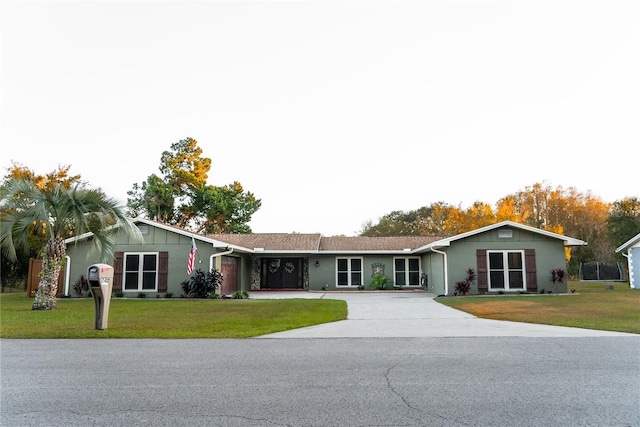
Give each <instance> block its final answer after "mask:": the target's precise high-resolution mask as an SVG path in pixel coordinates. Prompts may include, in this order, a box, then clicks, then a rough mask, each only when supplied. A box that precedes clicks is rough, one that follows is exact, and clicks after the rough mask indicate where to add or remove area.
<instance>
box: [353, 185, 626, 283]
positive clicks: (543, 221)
mask: <svg viewBox="0 0 640 427" xmlns="http://www.w3.org/2000/svg"><path fill="white" fill-rule="evenodd" d="M635 202H637V199H635V201H634V199H632V200H631V201H629V200H626V201H625V202H624V203H621V204H620V205H619V206H618V208H617V210H616V212H619V213H621V212H628V211H631V212H633V209H632V208H630V207H629V206H635V204H634V203H635ZM610 207H611V205H610V204H609V203H605V202H603V201H602V200H601V199H600V198H598V197H595V196H593V195H591V194H590V193H581V192H579V191H578V190H577V189H575V188H573V187H569V188H567V189H564V188H562V187H561V186H558V187H555V188H553V187H551V185H549V184H548V183H535V184H533V185H531V186H527V187H525V189H524V190H520V191H518V192H516V193H514V194H509V195H506V196H505V197H503V198H501V199H500V200H498V202H497V203H496V209H495V212H494V211H493V210H492V208H491V206H490V205H488V204H486V203H483V202H480V201H477V202H475V203H474V204H473V205H472V206H471V207H469V208H467V209H464V210H463V209H461V208H460V207H456V206H452V205H449V204H447V203H445V202H437V203H433V204H431V205H429V206H425V207H423V208H420V209H418V210H416V211H410V212H403V211H394V212H392V213H391V214H389V215H385V216H384V217H382V218H381V219H380V221H379V223H378V224H372V223H369V224H367V225H366V228H365V229H364V230H363V235H394V234H396V235H397V234H400V233H399V232H402V233H405V232H407V230H411V234H421V235H431V236H451V235H455V234H458V233H463V232H466V231H470V230H474V229H477V228H480V227H483V226H486V225H490V224H494V223H496V222H500V221H505V220H509V221H513V222H518V223H520V224H525V225H530V226H533V227H536V228H540V229H543V230H547V231H552V232H554V233H558V234H564V235H567V236H571V237H575V238H578V239H581V240H584V241H586V242H588V246H582V247H575V248H573V249H572V251H569V250H568V251H567V259H571V261H572V267H570V272H571V273H575V272H576V271H577V265H578V264H579V263H580V262H589V261H595V260H597V261H600V262H608V261H610V260H611V259H612V257H613V253H614V248H615V246H613V247H612V245H611V241H610V239H609V238H608V237H607V236H608V235H610V233H608V232H607V224H608V218H609V209H610ZM416 212H421V214H420V215H416V214H415V213H416ZM629 217H633V218H635V217H634V216H633V214H631V215H629V214H626V213H621V214H620V215H618V216H616V217H615V219H613V220H610V221H609V223H611V224H614V223H615V224H618V225H619V228H624V229H627V227H623V226H622V224H631V226H630V227H629V229H630V231H627V232H625V233H623V235H624V236H626V235H628V234H629V233H630V232H632V231H633V230H635V229H636V228H635V225H634V224H635V222H634V221H635V219H633V220H629ZM411 221H415V223H414V224H412V223H411ZM611 221H613V222H611ZM373 233H375V234H373ZM630 237H632V236H630ZM630 237H629V238H630ZM570 253H571V255H570V256H569V254H570Z"/></svg>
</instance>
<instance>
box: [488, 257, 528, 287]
mask: <svg viewBox="0 0 640 427" xmlns="http://www.w3.org/2000/svg"><path fill="white" fill-rule="evenodd" d="M487 258H488V259H489V290H491V291H522V290H525V289H526V283H525V277H526V276H525V270H524V251H487Z"/></svg>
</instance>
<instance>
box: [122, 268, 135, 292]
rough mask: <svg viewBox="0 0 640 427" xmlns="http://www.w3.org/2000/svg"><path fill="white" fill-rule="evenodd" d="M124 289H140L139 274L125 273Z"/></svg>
mask: <svg viewBox="0 0 640 427" xmlns="http://www.w3.org/2000/svg"><path fill="white" fill-rule="evenodd" d="M124 289H125V290H136V289H138V272H137V271H134V272H131V273H125V275H124Z"/></svg>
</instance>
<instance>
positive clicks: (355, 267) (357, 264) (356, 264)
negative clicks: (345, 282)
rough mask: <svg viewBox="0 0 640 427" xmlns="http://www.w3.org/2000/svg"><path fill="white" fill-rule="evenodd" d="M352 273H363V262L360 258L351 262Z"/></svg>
mask: <svg viewBox="0 0 640 427" xmlns="http://www.w3.org/2000/svg"><path fill="white" fill-rule="evenodd" d="M351 271H362V260H361V259H359V258H353V259H352V260H351Z"/></svg>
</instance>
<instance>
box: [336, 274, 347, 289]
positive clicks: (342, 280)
mask: <svg viewBox="0 0 640 427" xmlns="http://www.w3.org/2000/svg"><path fill="white" fill-rule="evenodd" d="M348 284H349V274H348V273H338V286H347V285H348Z"/></svg>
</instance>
